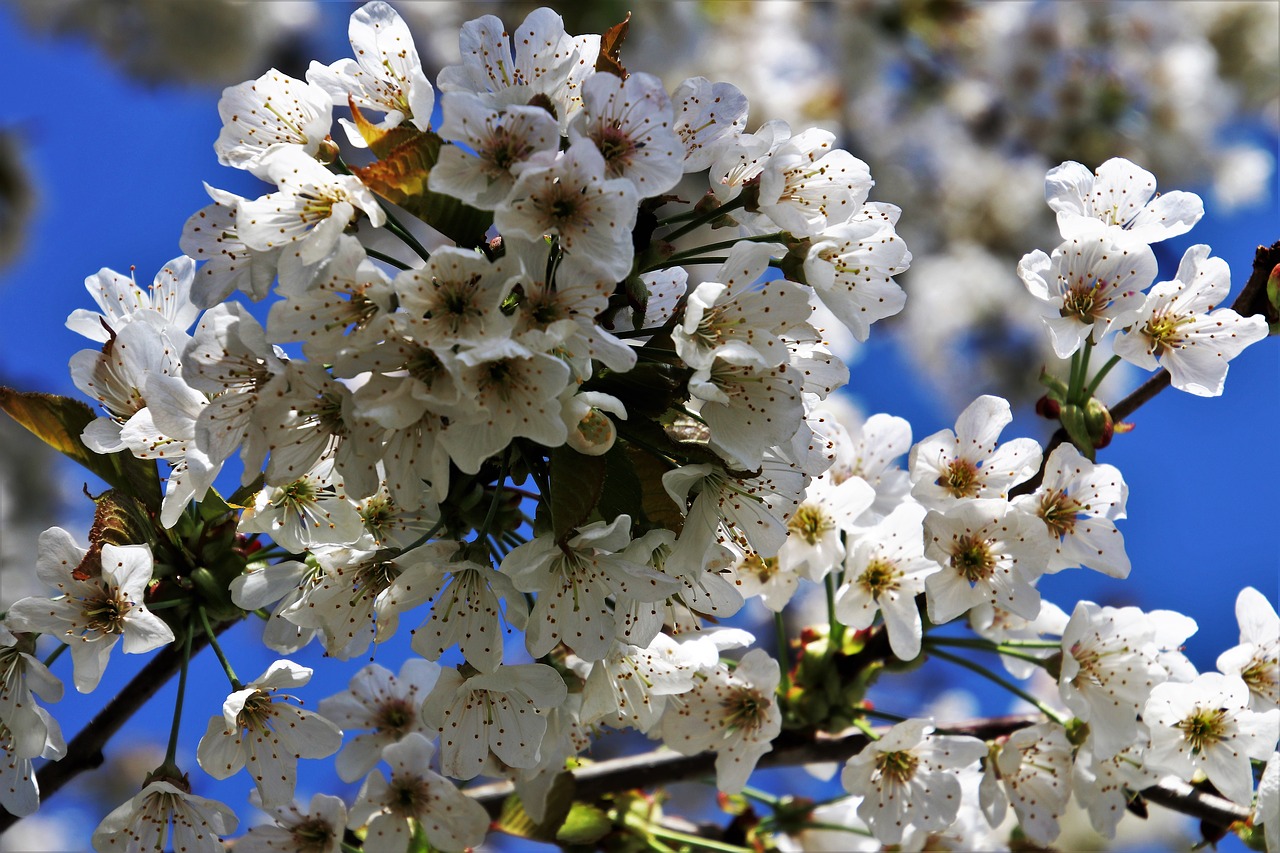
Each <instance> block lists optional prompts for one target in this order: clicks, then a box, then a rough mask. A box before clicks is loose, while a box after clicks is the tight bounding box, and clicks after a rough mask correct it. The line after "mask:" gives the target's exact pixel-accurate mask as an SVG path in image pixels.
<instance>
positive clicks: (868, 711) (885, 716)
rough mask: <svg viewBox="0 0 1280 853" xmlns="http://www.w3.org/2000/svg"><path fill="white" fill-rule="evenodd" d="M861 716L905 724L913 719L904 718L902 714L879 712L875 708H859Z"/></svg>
mask: <svg viewBox="0 0 1280 853" xmlns="http://www.w3.org/2000/svg"><path fill="white" fill-rule="evenodd" d="M858 713H859V714H863V715H864V716H867V717H875V718H876V719H878V720H886V721H888V722H890V723H905V722H906V721H907V720H910V719H911V717H904V716H902V715H901V714H891V713H889V712H888V711H877V710H875V709H874V708H859V709H858Z"/></svg>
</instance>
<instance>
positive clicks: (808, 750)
mask: <svg viewBox="0 0 1280 853" xmlns="http://www.w3.org/2000/svg"><path fill="white" fill-rule="evenodd" d="M1041 719H1042V718H1041V717H1040V716H1039V715H1038V714H1017V715H1010V716H1005V717H988V718H984V719H978V720H969V721H966V722H963V723H958V724H956V725H951V726H939V727H938V730H939V731H942V732H945V733H947V734H958V735H969V736H970V737H976V738H978V739H980V740H994V739H995V738H998V737H1002V736H1005V735H1008V734H1011V733H1012V732H1014V731H1017V730H1018V729H1021V728H1025V727H1027V726H1030V725H1034V724H1036V723H1038V722H1040V721H1041ZM866 745H867V736H866V734H864V733H863V732H862V731H861V730H859V729H856V728H850V729H846V730H845V731H843V732H840V733H839V734H824V733H822V732H818V733H816V734H813V735H801V734H798V733H795V732H783V733H782V734H781V735H780V736H779V737H778V738H777V739H776V740H774V742H773V750H772V751H771V752H767V753H765V754H764V755H763V756H762V757H761V758H760V763H759V764H757V765H756V766H757V767H758V768H766V767H790V766H795V765H801V764H819V763H824V762H832V761H846V760H848V759H849V758H851V757H853V756H854V755H857V754H858V753H859V752H861V751H862V749H863V748H864V747H865V746H866ZM715 764H716V755H715V753H714V752H703V753H699V754H698V755H680V754H679V753H676V752H671V751H670V750H666V749H659V750H654V751H653V752H646V753H642V754H640V755H629V756H625V757H623V758H613V759H610V760H608V761H601V762H598V763H596V764H590V765H587V766H586V767H580V768H578V769H577V770H574V771H573V781H574V789H575V790H576V791H579V792H581V793H582V794H583V795H584V796H582V797H579V799H583V800H591V799H594V798H598V797H600V796H601V795H603V794H611V793H616V792H618V791H630V790H634V789H637V788H654V787H658V786H661V785H667V784H670V783H672V782H687V781H689V780H692V779H698V778H704V777H714V775H715ZM466 793H467V794H468V795H469V796H470V797H472V798H473V799H475V800H476V801H478V802H479V803H480V804H481V805H482V806H484V807H485V809H486V810H488V812H489V814H490V815H491V816H492V817H495V818H496V817H497V816H498V815H499V814H500V813H501V811H502V804H503V801H504V800H505V799H506V798H507V797H508V796H510V795H511V794H513V793H515V786H514V785H512V784H511V783H510V782H494V783H491V784H488V785H480V786H477V787H475V788H469V789H466ZM1142 795H1143V796H1144V797H1146V799H1147V800H1149V801H1151V802H1153V803H1157V804H1159V805H1161V806H1164V807H1166V808H1169V809H1173V810H1174V811H1178V812H1181V813H1183V814H1187V815H1191V816H1192V817H1196V818H1199V819H1201V820H1204V821H1208V822H1210V823H1214V824H1217V825H1219V826H1223V827H1227V826H1230V825H1231V824H1233V823H1236V822H1237V821H1245V820H1248V819H1249V816H1250V811H1249V809H1247V808H1245V807H1244V806H1240V805H1237V804H1236V803H1233V802H1231V801H1230V800H1226V799H1223V798H1222V797H1217V796H1214V795H1213V794H1208V793H1205V792H1204V791H1200V790H1197V789H1196V788H1193V787H1192V786H1191V785H1188V784H1187V783H1185V782H1181V781H1177V780H1174V779H1169V780H1165V781H1162V782H1161V783H1160V784H1158V785H1153V786H1151V787H1150V788H1147V789H1145V790H1143V791H1142Z"/></svg>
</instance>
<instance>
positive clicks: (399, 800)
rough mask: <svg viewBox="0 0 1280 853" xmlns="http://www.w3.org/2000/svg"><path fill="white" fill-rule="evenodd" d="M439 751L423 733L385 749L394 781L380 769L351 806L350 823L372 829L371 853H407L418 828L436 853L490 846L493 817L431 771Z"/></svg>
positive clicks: (366, 842) (366, 845)
mask: <svg viewBox="0 0 1280 853" xmlns="http://www.w3.org/2000/svg"><path fill="white" fill-rule="evenodd" d="M434 752H435V749H434V748H433V747H432V746H431V741H429V740H427V738H426V737H424V736H423V735H422V734H420V733H418V732H411V733H410V734H408V735H407V736H406V737H405V738H404V739H403V740H401V741H400V742H399V743H394V744H391V745H390V746H388V747H386V748H385V749H383V751H382V758H383V760H385V761H386V762H387V764H389V765H390V766H391V779H390V780H388V779H386V777H384V776H383V775H382V772H381V771H379V770H374V771H373V772H372V773H370V774H369V777H368V778H367V779H365V782H364V785H362V786H361V788H360V793H359V794H358V795H357V796H356V802H355V803H354V804H353V805H352V806H351V817H350V823H351V824H352V825H354V826H360V825H366V826H367V827H368V830H367V832H366V834H365V838H364V846H363V847H364V849H365V850H367V851H368V853H402V851H403V850H404V849H405V847H406V845H407V844H409V842H410V840H411V839H412V838H413V834H414V832H413V825H414V824H416V825H417V826H418V827H419V828H421V830H422V834H423V835H425V836H426V839H427V842H428V843H430V845H431V847H432V848H433V849H436V850H441V851H449V852H450V853H451V852H452V851H458V853H460V852H461V851H462V850H467V849H470V848H472V847H476V846H479V845H480V843H481V842H483V841H484V837H485V833H486V832H487V831H488V829H489V815H488V813H487V812H485V810H484V806H482V805H480V803H478V802H477V801H476V800H474V799H472V798H471V797H468V796H467V795H466V794H464V793H462V792H461V791H459V790H458V789H457V787H456V786H455V785H454V784H453V783H452V782H450V781H449V780H448V779H445V778H444V777H443V776H441V775H440V774H438V773H434V772H432V771H431V770H429V769H427V768H428V765H429V764H430V762H431V757H432V754H433V753H434ZM411 822H412V823H411Z"/></svg>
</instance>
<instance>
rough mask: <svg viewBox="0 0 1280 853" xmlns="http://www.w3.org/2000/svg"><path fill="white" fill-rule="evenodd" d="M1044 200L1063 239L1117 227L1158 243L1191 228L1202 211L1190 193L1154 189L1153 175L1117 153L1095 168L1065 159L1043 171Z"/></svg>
mask: <svg viewBox="0 0 1280 853" xmlns="http://www.w3.org/2000/svg"><path fill="white" fill-rule="evenodd" d="M1044 196H1045V200H1046V201H1047V202H1048V203H1049V207H1051V208H1052V209H1053V210H1054V211H1055V212H1056V213H1057V214H1058V228H1059V229H1060V230H1061V232H1062V236H1063V237H1064V238H1067V239H1069V238H1071V237H1075V236H1079V235H1082V234H1089V233H1092V232H1094V231H1098V230H1101V229H1100V228H1099V223H1101V225H1102V226H1103V227H1110V228H1114V229H1123V230H1124V231H1127V232H1128V233H1129V234H1131V235H1132V236H1133V237H1135V238H1137V239H1139V240H1142V241H1144V242H1147V243H1158V242H1160V241H1161V240H1167V239H1168V238H1170V237H1177V236H1178V235H1179V234H1185V233H1187V232H1188V231H1190V230H1191V226H1193V225H1195V224H1196V223H1197V222H1198V221H1200V217H1201V216H1203V215H1204V203H1203V202H1201V200H1200V197H1199V196H1198V195H1196V194H1195V193H1189V192H1183V191H1181V190H1176V191H1174V192H1169V193H1163V194H1158V193H1156V179H1155V176H1154V175H1152V174H1151V173H1150V172H1148V171H1147V170H1146V169H1143V168H1141V167H1139V166H1136V165H1134V164H1133V163H1131V162H1129V161H1128V160H1125V159H1124V158H1122V157H1113V158H1112V159H1110V160H1108V161H1107V162H1105V163H1103V164H1102V165H1101V166H1099V167H1098V169H1097V171H1096V172H1090V171H1089V169H1088V168H1087V167H1085V166H1083V165H1081V164H1080V163H1076V162H1073V161H1067V162H1065V163H1062V164H1061V165H1058V166H1054V167H1053V168H1052V169H1050V170H1049V173H1048V174H1047V175H1045V179H1044Z"/></svg>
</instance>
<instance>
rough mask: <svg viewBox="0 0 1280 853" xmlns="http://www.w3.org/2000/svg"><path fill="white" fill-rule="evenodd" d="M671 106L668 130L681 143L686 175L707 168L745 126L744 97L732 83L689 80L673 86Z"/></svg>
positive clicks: (745, 107) (697, 78) (704, 79)
mask: <svg viewBox="0 0 1280 853" xmlns="http://www.w3.org/2000/svg"><path fill="white" fill-rule="evenodd" d="M671 103H672V105H673V106H674V108H675V116H674V122H673V123H672V127H671V129H672V130H673V131H675V133H676V135H677V136H678V137H680V141H681V142H682V143H684V151H685V154H684V171H685V172H686V173H688V172H701V171H702V170H703V169H707V168H709V167H710V166H711V164H712V163H713V162H715V160H716V159H717V158H718V157H719V156H720V154H721V153H722V151H723V150H724V149H725V148H726V147H727V146H728V145H729V143H730V142H731V141H732V140H733V138H734V137H736V136H738V134H740V133H742V129H743V127H744V126H745V125H746V123H747V98H746V96H745V95H743V94H742V91H741V90H740V89H738V87H737V86H734V85H733V84H732V83H712V82H711V81H710V80H708V79H707V78H705V77H690V78H689V79H688V80H685V81H684V82H683V83H681V84H680V85H679V86H677V87H676V90H675V92H673V93H672V95H671Z"/></svg>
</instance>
